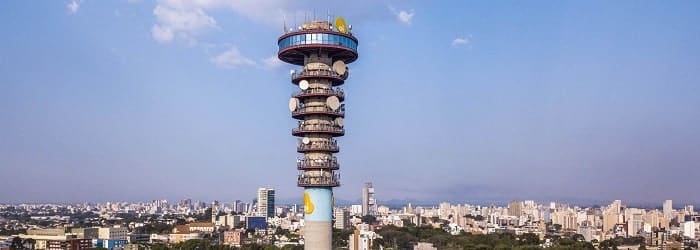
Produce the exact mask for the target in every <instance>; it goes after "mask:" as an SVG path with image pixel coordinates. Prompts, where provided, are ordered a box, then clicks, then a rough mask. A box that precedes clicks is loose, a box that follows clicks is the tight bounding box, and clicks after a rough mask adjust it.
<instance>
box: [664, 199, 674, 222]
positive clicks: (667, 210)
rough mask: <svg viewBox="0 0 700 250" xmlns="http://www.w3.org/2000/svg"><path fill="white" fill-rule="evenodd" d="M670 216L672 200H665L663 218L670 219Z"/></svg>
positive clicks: (671, 214) (671, 213)
mask: <svg viewBox="0 0 700 250" xmlns="http://www.w3.org/2000/svg"><path fill="white" fill-rule="evenodd" d="M672 216H673V201H672V200H666V201H664V218H666V219H671V217H672Z"/></svg>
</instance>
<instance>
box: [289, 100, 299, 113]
mask: <svg viewBox="0 0 700 250" xmlns="http://www.w3.org/2000/svg"><path fill="white" fill-rule="evenodd" d="M298 106H299V99H296V98H291V99H289V111H291V112H294V111H296V110H297V107H298Z"/></svg>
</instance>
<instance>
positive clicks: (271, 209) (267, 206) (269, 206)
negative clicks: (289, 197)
mask: <svg viewBox="0 0 700 250" xmlns="http://www.w3.org/2000/svg"><path fill="white" fill-rule="evenodd" d="M258 216H265V217H267V218H272V217H275V190H274V189H272V188H259V189H258Z"/></svg>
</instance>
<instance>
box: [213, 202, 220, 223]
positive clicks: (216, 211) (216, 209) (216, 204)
mask: <svg viewBox="0 0 700 250" xmlns="http://www.w3.org/2000/svg"><path fill="white" fill-rule="evenodd" d="M218 215H219V201H212V202H211V224H212V225H216V219H217V218H216V217H217V216H218Z"/></svg>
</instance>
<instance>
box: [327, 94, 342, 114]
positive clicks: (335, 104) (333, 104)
mask: <svg viewBox="0 0 700 250" xmlns="http://www.w3.org/2000/svg"><path fill="white" fill-rule="evenodd" d="M326 106H328V107H329V108H331V109H332V110H333V111H336V110H338V108H340V100H338V97H337V96H330V97H328V98H326Z"/></svg>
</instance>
